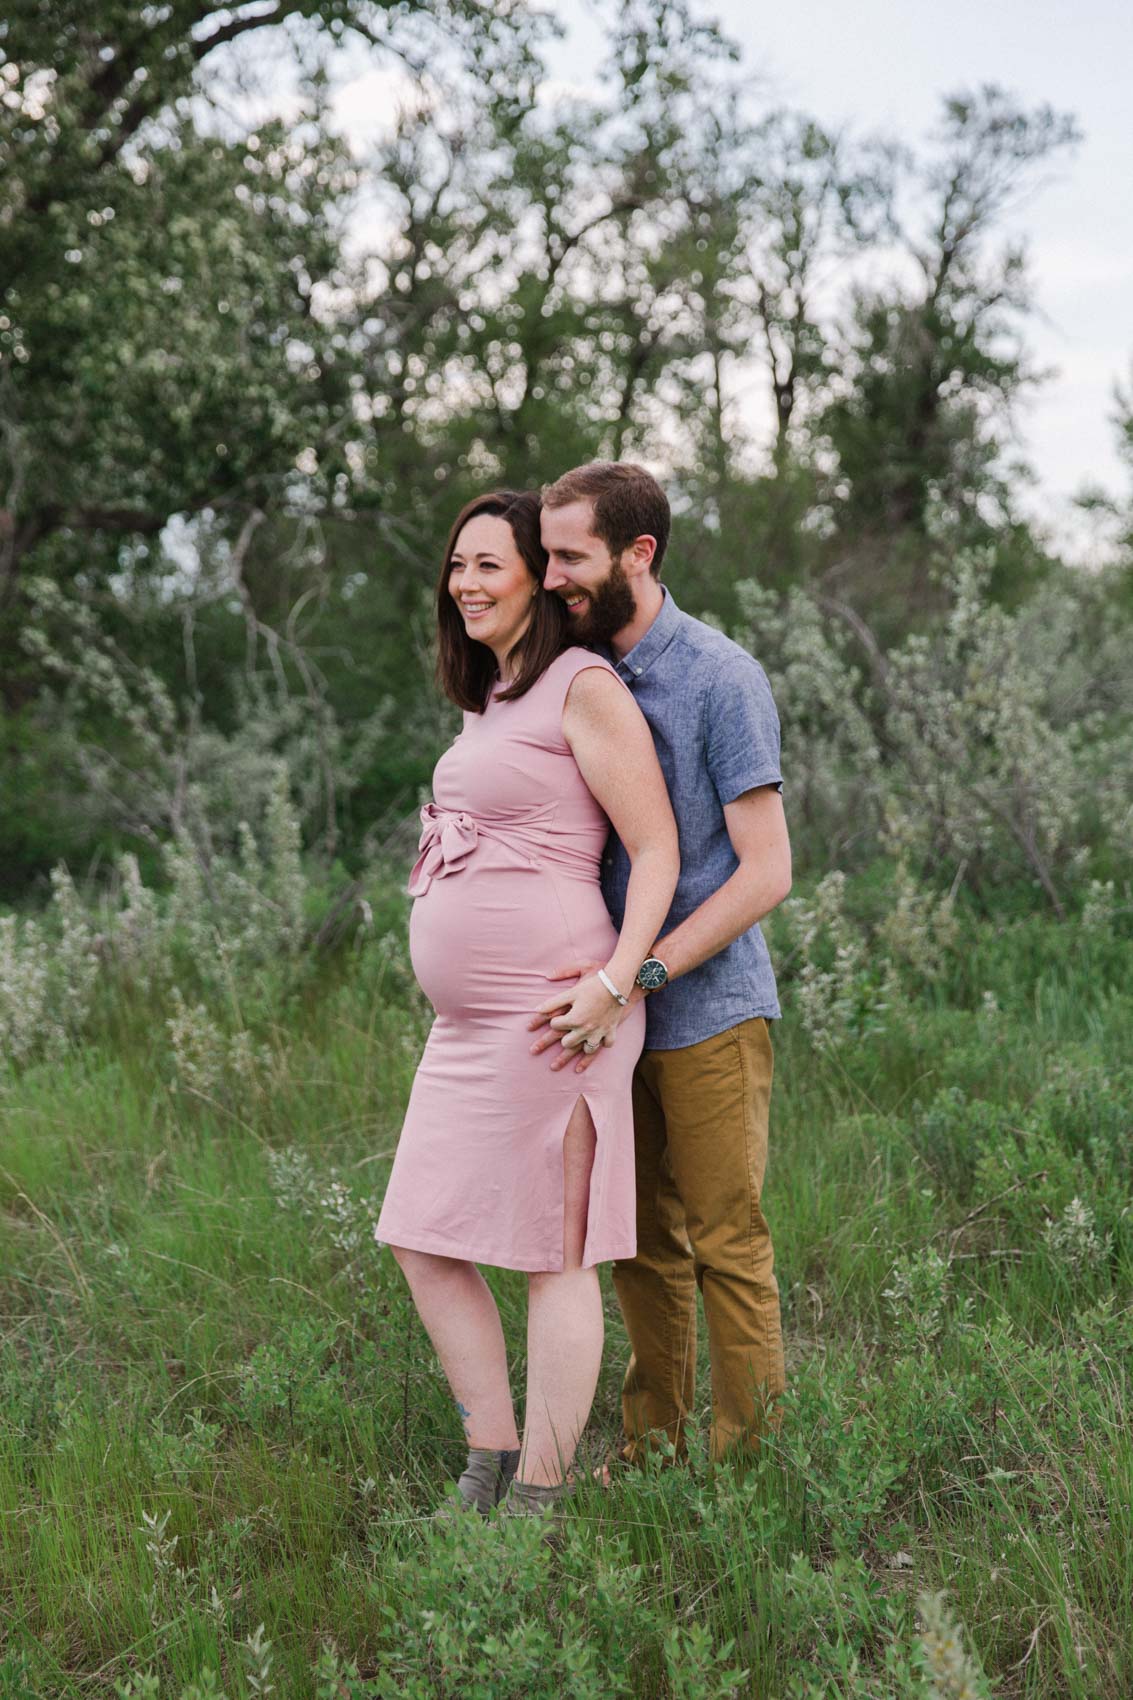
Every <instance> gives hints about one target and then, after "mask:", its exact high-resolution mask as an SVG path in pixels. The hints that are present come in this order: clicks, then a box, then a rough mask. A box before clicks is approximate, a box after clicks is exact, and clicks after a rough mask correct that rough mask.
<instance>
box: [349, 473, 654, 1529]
mask: <svg viewBox="0 0 1133 1700" xmlns="http://www.w3.org/2000/svg"><path fill="white" fill-rule="evenodd" d="M545 566H546V557H545V556H544V554H543V550H542V547H541V545H540V541H539V499H538V497H537V496H536V495H535V494H533V493H529V492H523V493H513V492H509V491H503V492H497V493H496V494H493V495H488V496H481V497H479V498H478V499H477V500H475V501H473V502H470V503H469V505H468V506H467V507H466V508H465V509H464V510H463V512H462V513H461V514H460V515H459V516H458V518H457V521H456V523H455V525H454V526H453V529H452V533H451V535H450V537H449V542H448V546H447V548H446V551H445V556H444V561H443V564H442V569H441V576H440V581H439V583H438V586H437V620H438V628H439V662H438V678H439V681H440V684H441V686H442V688H443V689H444V690H445V692H446V693H447V694H448V696H450V697H451V698H452V699H453V701H454V702H456V703H458V704H459V705H460V706H461V707H462V708H463V709H464V727H463V730H462V731H461V733H460V734H459V736H458V737H457V738H456V740H455V742H454V743H453V744H452V746H451V748H450V749H448V750H447V751H446V752H445V754H444V755H443V756H442V757H441V759H440V761H439V762H438V763H437V766H436V770H435V772H434V775H433V801H432V802H431V803H429V804H427V805H426V807H425V808H424V809H422V811H421V819H422V824H423V827H424V830H423V832H422V835H421V845H420V849H421V855H420V858H419V860H418V862H417V865H416V867H415V868H414V869H413V873H412V876H411V878H410V883H409V890H410V892H411V894H412V895H413V897H414V899H415V902H414V904H413V913H412V919H411V923H410V951H411V955H412V959H413V968H414V972H415V974H416V976H417V979H418V981H419V983H420V985H421V987H422V990H423V991H424V992H425V995H426V996H427V997H428V999H429V1001H430V1002H431V1003H432V1005H433V1007H434V1009H435V1011H436V1020H435V1022H434V1023H433V1027H432V1029H431V1031H430V1033H429V1038H428V1042H427V1044H426V1046H425V1051H424V1054H423V1056H422V1058H421V1063H420V1066H419V1068H418V1070H417V1075H416V1078H415V1080H414V1083H413V1091H412V1095H411V1097H410V1101H409V1108H408V1111H407V1113H406V1118H405V1124H404V1126H403V1128H402V1132H401V1138H400V1140H399V1143H398V1148H397V1154H396V1157H395V1160H394V1165H393V1172H392V1174H391V1176H390V1180H389V1186H388V1188H387V1190H386V1195H385V1200H384V1202H383V1205H382V1210H381V1215H380V1217H379V1220H378V1225H377V1229H376V1235H377V1238H378V1239H379V1240H380V1241H382V1242H383V1243H385V1244H388V1245H389V1246H390V1248H391V1250H392V1252H393V1255H394V1256H395V1257H396V1259H397V1261H398V1263H399V1265H400V1266H401V1269H402V1271H403V1272H404V1274H405V1277H406V1279H407V1281H408V1282H409V1287H410V1290H411V1292H412V1295H413V1301H414V1303H415V1305H416V1307H417V1310H418V1313H419V1315H420V1317H421V1320H422V1322H423V1323H424V1325H425V1328H426V1330H427V1331H428V1334H429V1337H430V1339H431V1340H432V1342H433V1346H434V1348H435V1350H436V1353H437V1356H438V1358H439V1359H440V1362H441V1366H442V1368H443V1369H444V1372H445V1375H446V1377H447V1379H448V1382H449V1386H450V1388H451V1389H452V1393H453V1397H454V1399H455V1400H456V1406H457V1410H458V1412H459V1413H460V1417H461V1420H462V1422H463V1424H464V1430H465V1434H466V1436H467V1439H468V1444H469V1453H468V1465H467V1468H466V1469H465V1471H464V1474H463V1475H462V1476H461V1478H460V1481H459V1482H458V1484H457V1489H458V1494H459V1500H458V1502H457V1507H454V1509H455V1508H468V1509H474V1510H477V1511H480V1512H481V1513H483V1514H485V1515H486V1514H487V1513H488V1512H489V1511H490V1510H491V1509H492V1508H493V1507H494V1506H496V1505H497V1504H500V1506H501V1510H502V1512H503V1513H504V1514H505V1515H524V1516H526V1515H537V1516H543V1515H547V1514H549V1512H550V1511H551V1510H552V1509H553V1507H554V1504H555V1501H556V1500H557V1499H558V1498H559V1497H560V1496H561V1495H562V1493H563V1492H564V1491H565V1478H566V1474H567V1471H568V1469H569V1467H570V1463H571V1460H572V1458H573V1455H574V1450H575V1446H576V1444H577V1441H578V1438H579V1435H580V1434H581V1432H582V1429H583V1427H584V1426H585V1423H586V1420H587V1417H588V1415H589V1412H590V1405H591V1402H592V1400H593V1397H594V1389H595V1386H596V1384H597V1379H598V1369H599V1364H600V1361H601V1355H602V1336H603V1326H602V1300H601V1294H600V1291H599V1285H598V1271H597V1267H596V1265H597V1264H599V1263H603V1262H607V1261H609V1260H611V1259H613V1258H620V1257H629V1256H632V1254H633V1252H634V1250H635V1247H636V1235H635V1227H634V1220H635V1191H634V1158H633V1122H632V1114H631V1109H630V1078H631V1076H632V1074H633V1068H634V1064H635V1063H636V1061H637V1058H638V1054H639V1052H640V1050H641V1046H642V1043H643V1039H644V1031H645V1012H644V1009H643V1008H642V1007H641V1005H640V1004H637V1005H635V1006H634V1007H633V1008H632V1009H631V1010H629V1011H628V1013H626V1012H625V999H626V997H627V996H628V994H629V992H630V990H631V989H632V987H633V983H634V980H635V977H636V975H637V971H638V969H639V967H640V965H641V963H642V962H643V961H644V960H645V959H646V958H647V957H648V955H649V951H650V947H651V946H652V944H653V941H654V939H655V937H656V934H657V931H658V929H659V928H660V926H661V924H662V923H663V921H664V919H665V915H666V913H667V911H668V907H669V903H670V900H671V898H672V894H673V890H674V887H675V884H676V878H677V872H678V860H677V834H676V827H675V825H674V822H673V815H672V810H671V809H670V807H669V799H668V794H667V792H666V790H665V783H664V780H663V778H662V776H661V770H660V767H659V766H658V763H657V757H656V754H655V752H654V748H653V740H652V737H651V736H650V733H649V729H648V727H647V725H646V723H645V720H644V718H643V717H642V715H641V712H640V710H639V709H638V707H637V705H636V703H635V702H634V700H633V697H632V695H631V694H630V692H629V691H628V690H627V689H626V687H625V686H624V685H623V684H622V682H621V680H620V679H619V678H618V677H617V675H616V674H615V672H614V670H613V668H612V667H610V666H609V664H608V663H607V662H606V661H604V660H603V659H602V658H601V657H600V656H597V655H594V654H593V653H591V652H590V651H589V650H586V649H582V648H580V647H578V646H575V645H572V644H571V639H570V619H571V614H570V611H569V609H568V607H567V606H566V604H564V602H563V601H562V600H560V598H559V597H557V596H555V595H551V594H548V593H546V592H545V591H544V590H543V587H542V580H543V575H544V571H545ZM611 822H612V823H613V825H614V828H615V830H616V831H617V833H618V836H619V838H620V839H621V841H622V843H623V844H624V845H625V847H626V849H627V851H628V853H629V856H630V859H631V862H632V867H633V872H632V875H631V878H630V882H629V892H628V898H627V902H626V910H625V922H624V925H623V928H622V931H621V934H620V936H619V935H618V933H617V932H616V931H615V929H614V927H613V925H612V923H611V921H610V918H609V916H608V914H607V912H606V907H605V904H604V903H603V901H602V895H601V890H600V887H599V879H598V875H599V862H600V858H601V856H602V852H603V849H604V846H605V842H606V836H607V833H608V831H609V826H610V823H611ZM582 959H586V960H589V961H596V962H601V963H604V964H605V966H604V968H603V969H602V970H600V971H599V972H598V973H595V974H590V975H587V976H586V978H585V979H583V980H581V981H580V982H579V983H578V985H577V986H576V988H575V990H574V994H573V1001H572V1003H571V1006H570V1008H569V1009H567V1010H566V1011H565V1012H564V1018H563V1023H562V1026H563V1038H562V1045H563V1047H565V1050H566V1051H567V1052H568V1053H569V1052H574V1051H579V1052H581V1051H585V1052H587V1053H593V1052H595V1051H597V1050H598V1048H599V1047H600V1046H603V1045H605V1046H606V1047H607V1048H606V1049H605V1050H604V1051H603V1054H602V1055H601V1057H599V1058H597V1060H596V1061H595V1063H594V1065H593V1066H591V1067H590V1068H588V1069H587V1070H585V1071H583V1073H582V1075H581V1076H580V1074H579V1072H577V1065H576V1064H569V1065H568V1066H566V1067H563V1068H560V1069H556V1070H554V1071H552V1070H551V1069H550V1068H549V1067H548V1064H547V1061H546V1058H543V1057H540V1056H538V1055H533V1054H532V1050H531V1045H532V1035H531V1033H530V1031H529V1030H528V1027H527V1022H528V1020H529V1018H530V1016H531V1014H532V1012H533V1011H534V1010H535V1009H537V1008H538V1006H539V1004H540V1003H542V1002H544V1001H545V1000H546V998H547V995H548V991H549V989H551V988H550V986H549V982H548V975H549V974H550V973H551V972H552V971H553V970H554V967H555V965H556V964H557V963H558V962H560V961H563V960H568V961H569V960H576V961H577V960H582ZM623 1016H624V1018H623ZM619 1018H623V1019H621V1027H620V1030H618V1036H617V1044H616V1045H615V1044H614V1043H613V1038H614V1033H615V1030H616V1029H618V1022H619ZM477 1264H489V1265H494V1266H496V1267H498V1268H503V1269H520V1270H524V1271H525V1272H526V1273H527V1276H528V1360H527V1361H528V1370H527V1402H526V1413H525V1424H524V1433H523V1445H522V1449H521V1448H520V1442H519V1436H518V1432H517V1428H516V1419H515V1410H514V1406H513V1404H512V1397H511V1389H510V1386H509V1383H508V1371H507V1356H506V1352H505V1347H504V1337H503V1330H502V1327H501V1325H500V1317H499V1312H498V1311H497V1309H496V1304H495V1300H494V1299H493V1298H492V1295H491V1292H490V1291H489V1289H488V1286H487V1284H486V1282H485V1281H484V1278H483V1276H482V1275H481V1274H480V1272H479V1270H478V1269H477V1267H476V1265H477ZM501 1501H502V1504H501Z"/></svg>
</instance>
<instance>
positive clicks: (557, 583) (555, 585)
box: [543, 561, 570, 590]
mask: <svg viewBox="0 0 1133 1700" xmlns="http://www.w3.org/2000/svg"><path fill="white" fill-rule="evenodd" d="M569 583H570V579H569V578H568V577H567V575H566V573H564V572H563V569H562V568H561V567H556V565H555V563H554V561H548V562H547V571H546V573H545V574H544V575H543V589H544V590H561V589H562V587H563V585H564V584H569Z"/></svg>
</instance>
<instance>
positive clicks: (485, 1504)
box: [436, 1446, 519, 1520]
mask: <svg viewBox="0 0 1133 1700" xmlns="http://www.w3.org/2000/svg"><path fill="white" fill-rule="evenodd" d="M518 1464H519V1449H518V1447H517V1448H516V1450H515V1451H514V1452H497V1451H495V1450H493V1449H492V1448H491V1447H486V1446H470V1447H469V1448H468V1463H467V1464H466V1465H465V1467H464V1473H463V1474H462V1475H461V1477H460V1479H459V1481H458V1482H457V1484H456V1491H457V1495H458V1497H457V1498H456V1499H454V1498H453V1497H452V1496H451V1495H450V1496H449V1498H447V1499H446V1500H445V1502H444V1504H443V1505H442V1506H441V1507H440V1508H439V1510H438V1511H437V1512H436V1516H437V1517H438V1518H439V1519H441V1520H445V1519H447V1518H449V1517H452V1516H454V1515H456V1516H459V1514H460V1513H461V1512H462V1511H478V1512H479V1513H480V1515H481V1517H486V1516H487V1515H488V1513H489V1512H490V1511H494V1510H495V1508H496V1506H497V1505H498V1504H499V1503H500V1500H501V1499H502V1498H503V1496H504V1494H505V1493H506V1492H507V1490H508V1486H509V1484H510V1482H511V1479H512V1477H513V1476H514V1475H515V1472H516V1468H517V1467H518Z"/></svg>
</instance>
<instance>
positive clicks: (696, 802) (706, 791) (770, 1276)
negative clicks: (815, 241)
mask: <svg viewBox="0 0 1133 1700" xmlns="http://www.w3.org/2000/svg"><path fill="white" fill-rule="evenodd" d="M541 526H542V539H543V546H544V548H545V550H546V551H547V555H548V566H547V574H546V578H545V580H544V590H545V591H547V592H551V593H554V594H557V595H558V596H560V597H562V599H563V601H564V602H565V604H566V607H567V610H568V615H569V619H570V631H571V635H572V638H573V640H574V641H575V642H576V643H583V644H589V645H591V646H593V647H596V648H600V649H602V650H603V651H604V652H605V653H606V654H607V655H608V656H609V659H610V660H611V661H612V662H613V663H614V665H615V667H616V669H617V672H618V675H619V677H620V678H621V679H622V680H623V681H624V682H625V683H626V684H627V685H628V686H629V688H630V689H631V690H632V692H633V693H634V696H635V697H636V699H637V702H638V705H639V707H640V708H641V710H642V712H643V713H644V715H645V718H646V720H647V721H648V722H649V726H650V730H651V731H652V734H653V741H654V744H655V746H656V749H657V755H658V757H659V758H660V762H661V767H662V770H663V772H664V775H665V780H666V783H667V784H668V787H669V795H670V798H671V800H672V805H673V811H674V813H675V815H676V820H677V828H678V832H679V836H680V850H681V873H680V880H679V883H678V886H677V890H676V895H675V897H674V899H673V904H672V908H671V910H670V912H669V916H668V918H667V920H666V922H665V925H664V927H663V928H662V930H661V934H660V936H659V937H658V939H657V941H656V943H655V945H654V947H653V950H652V951H651V953H650V955H649V957H648V958H647V959H646V960H645V961H644V962H643V963H642V965H641V967H640V969H639V970H638V974H637V978H636V981H635V984H634V985H633V986H632V987H620V988H618V987H615V988H613V990H612V992H611V996H613V997H615V998H616V999H617V1001H618V1002H619V1003H621V1005H622V1008H623V1009H624V1010H628V1009H629V1008H630V1007H631V1006H632V1005H633V1004H634V1003H636V1002H638V1001H640V1000H641V999H643V998H645V999H647V1003H646V1022H647V1026H646V1040H645V1050H644V1052H643V1053H642V1057H641V1061H640V1062H639V1064H638V1066H637V1070H636V1073H635V1076H634V1084H633V1110H634V1139H635V1149H636V1166H637V1254H636V1256H635V1257H633V1258H631V1259H629V1260H623V1261H619V1262H616V1263H615V1264H614V1268H613V1278H614V1285H615V1289H616V1291H617V1295H618V1300H619V1303H620V1305H621V1308H622V1313H623V1315H624V1317H625V1323H626V1328H627V1331H628V1333H629V1339H630V1345H631V1348H632V1355H631V1357H630V1361H629V1366H628V1368H627V1370H626V1374H625V1380H624V1384H623V1390H622V1411H623V1418H624V1423H625V1431H626V1443H625V1446H624V1448H623V1449H622V1453H621V1457H622V1458H623V1459H624V1460H625V1461H626V1462H629V1463H639V1462H640V1461H641V1459H642V1457H643V1455H644V1452H645V1450H646V1448H647V1447H648V1446H649V1445H650V1443H651V1441H652V1442H654V1443H655V1442H656V1441H657V1440H658V1438H660V1437H665V1438H667V1439H668V1441H669V1442H671V1443H672V1446H673V1448H674V1452H675V1455H676V1456H677V1457H680V1456H681V1455H682V1454H683V1452H684V1447H685V1431H686V1429H687V1426H688V1423H689V1421H690V1420H691V1417H692V1413H693V1411H694V1409H695V1368H696V1287H697V1286H699V1288H700V1291H701V1294H702V1296H703V1300H704V1315H705V1321H706V1324H707V1329H708V1345H709V1357H710V1363H711V1376H712V1431H711V1438H710V1455H711V1456H712V1457H713V1458H714V1459H715V1458H720V1457H722V1456H724V1454H725V1453H727V1452H729V1451H731V1450H732V1449H733V1448H736V1447H742V1446H745V1445H754V1444H757V1443H758V1439H759V1436H760V1435H761V1433H763V1432H764V1431H765V1430H766V1429H767V1427H768V1426H769V1425H770V1424H773V1422H774V1401H775V1399H776V1398H777V1397H778V1395H779V1394H781V1393H782V1391H783V1387H784V1367H783V1346H782V1336H781V1330H780V1315H779V1290H778V1286H777V1284H776V1280H775V1272H774V1251H773V1247H772V1243H771V1235H770V1231H769V1229H768V1226H767V1222H766V1220H765V1218H764V1215H763V1209H762V1202H761V1201H762V1192H763V1180H764V1171H765V1167H766V1161H767V1128H768V1107H769V1103H770V1097H771V1078H772V1050H771V1038H770V1034H769V1030H768V1023H769V1022H770V1021H772V1020H774V1019H776V1018H777V1017H778V1015H779V1004H778V999H777V995H776V988H775V976H774V973H773V971H772V967H771V962H770V958H769V956H768V952H767V946H766V944H765V942H764V939H763V935H762V933H761V932H760V928H759V922H760V921H761V920H762V918H763V917H764V916H765V915H767V914H768V913H769V912H770V911H771V910H772V909H774V908H775V906H776V904H778V903H781V902H782V901H783V899H784V898H785V897H786V895H787V893H788V892H789V891H790V888H791V850H790V841H789V838H788V834H787V824H786V820H785V817H784V814H783V801H782V795H781V793H782V776H781V774H780V771H779V720H778V715H777V714H776V711H775V704H774V701H773V699H772V695H771V688H770V686H769V684H768V682H767V677H766V675H765V673H764V671H763V669H762V667H761V666H760V665H759V663H758V661H756V660H755V659H754V658H753V657H752V656H751V655H749V654H748V653H747V651H746V650H743V649H741V648H740V646H739V645H738V644H735V643H733V642H732V641H731V640H730V639H729V638H727V637H725V636H724V635H723V634H722V633H721V632H718V631H716V630H715V629H714V628H713V627H711V626H708V625H705V624H704V623H703V622H702V621H700V620H695V619H693V618H691V616H690V615H688V614H685V613H682V612H681V610H680V609H679V608H678V607H677V605H676V603H675V602H674V601H673V598H672V595H671V594H670V592H669V591H668V589H667V587H666V586H664V585H663V584H662V583H661V578H660V574H661V566H662V562H663V560H664V557H665V550H666V546H667V544H668V540H669V531H670V510H669V503H668V501H667V499H666V497H665V493H664V491H663V490H662V489H661V487H660V485H659V484H658V483H657V481H656V479H654V478H653V477H652V476H651V474H650V473H649V472H647V471H646V470H645V468H644V467H641V466H636V465H632V464H629V463H615V462H609V461H597V462H593V463H592V464H590V465H588V466H581V467H577V468H576V469H575V470H573V471H571V472H568V473H565V474H564V475H563V476H562V477H561V478H559V479H557V480H556V481H555V482H554V483H553V484H550V485H548V486H547V487H546V488H545V489H544V491H543V508H542V520H541ZM602 873H603V881H602V884H603V893H604V896H605V899H606V904H607V907H608V908H609V910H610V914H611V916H612V918H613V920H614V924H615V925H616V926H620V924H621V917H622V912H623V908H624V904H625V892H626V885H627V882H628V877H629V859H628V857H627V856H626V853H625V851H624V849H623V848H622V846H621V844H620V843H619V842H618V840H617V839H616V837H614V836H611V838H610V842H609V844H608V845H607V849H606V854H605V859H604V865H603V870H602ZM596 966H597V965H595V964H592V963H583V962H574V963H563V964H559V965H557V967H556V971H555V973H554V974H553V975H552V976H551V977H552V978H553V979H571V980H573V979H575V978H576V977H577V976H579V975H582V974H584V973H586V972H588V971H590V970H591V969H593V968H594V967H596ZM562 1007H563V1000H562V999H561V998H559V997H554V998H550V999H548V1001H547V1002H546V1003H545V1004H543V1005H541V1007H540V1009H539V1011H538V1012H537V1013H536V1014H535V1015H534V1016H533V1018H532V1023H531V1026H532V1029H533V1030H538V1029H540V1028H542V1029H543V1031H541V1032H540V1033H539V1036H538V1038H536V1039H535V1040H534V1042H533V1046H532V1049H533V1050H536V1051H540V1050H545V1049H549V1048H550V1047H552V1046H558V1047H559V1048H558V1050H557V1052H556V1054H555V1056H554V1057H553V1059H552V1061H551V1067H552V1068H564V1067H571V1066H573V1067H575V1068H576V1069H577V1070H578V1071H579V1073H582V1072H584V1071H585V1070H586V1069H587V1068H590V1067H593V1066H597V1067H600V1066H601V1053H600V1052H599V1053H597V1055H595V1056H594V1057H583V1058H577V1055H576V1052H574V1051H570V1050H566V1049H564V1048H563V1046H562V1042H561V1032H560V1030H559V1029H560V1028H561V1026H562V1017H561V1014H556V1012H557V1011H561V1009H562ZM556 1024H558V1025H556ZM568 1025H569V1024H568Z"/></svg>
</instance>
